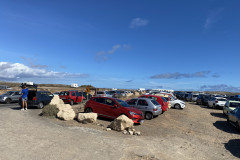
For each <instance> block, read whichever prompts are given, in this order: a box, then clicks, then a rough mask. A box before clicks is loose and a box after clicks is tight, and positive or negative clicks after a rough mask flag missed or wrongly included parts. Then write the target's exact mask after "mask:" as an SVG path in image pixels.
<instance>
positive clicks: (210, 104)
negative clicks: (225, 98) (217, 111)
mask: <svg viewBox="0 0 240 160" xmlns="http://www.w3.org/2000/svg"><path fill="white" fill-rule="evenodd" d="M214 100H215V98H211V99H209V101H208V105H209V107H212V106H213V101H214Z"/></svg>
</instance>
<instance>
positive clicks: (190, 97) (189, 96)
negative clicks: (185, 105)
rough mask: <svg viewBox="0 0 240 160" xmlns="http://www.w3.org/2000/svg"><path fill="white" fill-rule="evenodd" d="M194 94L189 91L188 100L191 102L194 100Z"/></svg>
mask: <svg viewBox="0 0 240 160" xmlns="http://www.w3.org/2000/svg"><path fill="white" fill-rule="evenodd" d="M192 96H193V94H192V93H189V94H188V96H187V97H186V101H187V102H191V101H192Z"/></svg>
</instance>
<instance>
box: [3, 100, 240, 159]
mask: <svg viewBox="0 0 240 160" xmlns="http://www.w3.org/2000/svg"><path fill="white" fill-rule="evenodd" d="M73 108H74V110H75V111H76V112H82V111H83V105H73ZM40 113H41V109H29V110H28V111H22V112H21V111H19V106H18V105H17V104H9V105H6V104H0V121H1V123H0V135H1V136H0V151H1V154H0V159H10V160H11V159H37V160H38V159H39V160H40V159H58V160H59V159H76V160H77V159H104V160H106V159H121V160H129V159H133V160H156V159H163V160H164V159H167V160H169V159H170V160H171V159H172V160H176V159H184V160H188V159H189V160H190V159H211V160H212V159H214V160H215V159H216V160H219V159H224V160H225V159H231V160H233V159H239V158H240V150H239V149H240V132H238V131H237V130H236V129H235V128H234V127H233V126H231V125H230V124H228V123H227V122H226V117H225V116H223V114H222V110H217V109H210V108H207V107H205V106H199V105H195V104H194V103H191V102H187V103H186V108H185V109H183V110H177V109H170V110H168V111H167V112H165V113H164V114H162V115H160V116H158V117H156V118H154V119H152V120H145V122H144V123H143V124H142V125H135V129H136V130H137V131H140V132H141V136H130V135H124V134H122V133H121V132H116V131H105V128H106V127H107V126H108V125H109V124H110V123H111V121H112V120H109V119H103V118H101V119H100V118H99V119H98V120H97V121H98V122H97V123H98V124H101V126H99V125H96V124H82V123H79V122H77V121H75V120H73V121H62V120H58V119H55V118H54V119H51V118H46V117H42V116H39V114H40Z"/></svg>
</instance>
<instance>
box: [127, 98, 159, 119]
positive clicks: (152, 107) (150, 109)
mask: <svg viewBox="0 0 240 160" xmlns="http://www.w3.org/2000/svg"><path fill="white" fill-rule="evenodd" d="M127 103H128V104H129V105H130V106H131V107H134V108H137V109H139V110H141V111H142V112H143V113H144V114H145V118H146V119H147V120H150V119H152V118H153V117H154V116H158V115H160V114H161V113H162V106H161V105H160V104H159V103H158V102H157V101H155V100H153V99H149V98H133V99H130V100H128V101H127Z"/></svg>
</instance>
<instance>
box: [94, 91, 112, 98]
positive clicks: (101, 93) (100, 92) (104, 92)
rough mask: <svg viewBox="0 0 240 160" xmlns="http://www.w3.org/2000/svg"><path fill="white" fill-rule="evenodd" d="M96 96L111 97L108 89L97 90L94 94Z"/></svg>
mask: <svg viewBox="0 0 240 160" xmlns="http://www.w3.org/2000/svg"><path fill="white" fill-rule="evenodd" d="M94 96H95V97H109V96H110V95H109V93H108V91H97V92H96V93H95V95H94Z"/></svg>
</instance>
